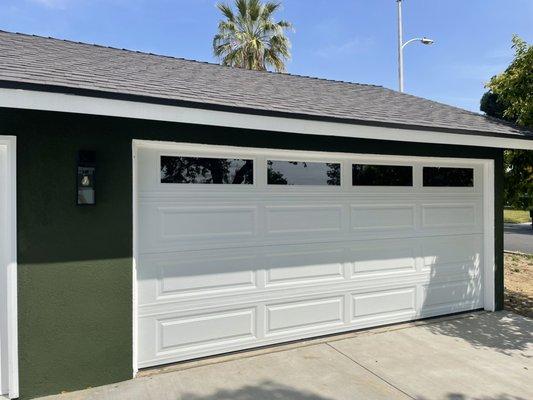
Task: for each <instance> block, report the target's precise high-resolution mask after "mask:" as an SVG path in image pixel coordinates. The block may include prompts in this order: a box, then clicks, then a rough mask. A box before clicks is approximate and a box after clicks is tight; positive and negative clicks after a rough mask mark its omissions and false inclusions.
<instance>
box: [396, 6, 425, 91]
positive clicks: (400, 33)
mask: <svg viewBox="0 0 533 400" xmlns="http://www.w3.org/2000/svg"><path fill="white" fill-rule="evenodd" d="M396 2H397V3H398V81H399V85H400V92H403V48H404V47H405V46H407V45H408V44H409V43H412V42H420V43H422V44H425V45H431V44H433V43H434V41H433V40H432V39H429V38H427V37H421V38H414V39H411V40H408V41H407V42H405V43H404V42H403V27H402V0H396Z"/></svg>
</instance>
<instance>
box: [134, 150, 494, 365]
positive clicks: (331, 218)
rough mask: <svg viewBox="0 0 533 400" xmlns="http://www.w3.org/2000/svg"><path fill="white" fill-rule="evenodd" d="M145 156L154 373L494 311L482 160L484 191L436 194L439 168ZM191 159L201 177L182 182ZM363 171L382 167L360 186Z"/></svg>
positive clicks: (145, 281) (141, 336) (146, 308)
mask: <svg viewBox="0 0 533 400" xmlns="http://www.w3.org/2000/svg"><path fill="white" fill-rule="evenodd" d="M136 152H137V159H136V160H137V170H138V172H137V174H136V193H137V198H136V204H137V214H136V238H137V240H138V244H137V246H136V267H137V275H136V279H137V280H136V283H137V298H136V301H137V308H136V321H137V326H138V328H137V330H138V341H137V348H136V350H137V357H138V366H140V367H147V366H152V365H157V364H162V363H170V362H174V361H180V360H186V359H190V358H195V357H204V356H209V355H213V354H218V353H224V352H229V351H236V350H242V349H245V348H251V347H257V346H264V345H269V344H273V343H279V342H283V341H288V340H296V339H301V338H306V337H312V336H316V335H324V334H331V333H335V332H342V331H348V330H352V329H357V328H362V327H370V326H377V325H381V324H387V323H392V322H399V321H406V320H411V319H415V318H418V317H421V316H426V315H438V314H445V313H449V312H455V311H463V310H470V309H472V308H477V307H479V306H480V304H481V305H482V300H481V299H482V294H481V293H482V289H483V286H482V282H483V281H482V279H481V277H482V273H481V270H482V267H483V265H482V264H483V259H482V256H481V255H482V251H483V239H484V238H483V234H482V232H483V218H482V217H483V201H482V200H483V199H482V196H481V193H482V190H481V189H482V187H481V185H482V181H481V180H480V173H479V171H480V169H479V167H478V166H477V165H476V164H475V163H473V164H472V168H473V169H474V178H475V179H474V180H475V184H474V186H471V187H466V188H465V187H460V188H453V187H452V188H446V187H424V186H423V185H422V183H423V169H422V168H423V167H424V166H428V165H429V166H433V165H436V166H437V167H438V166H439V160H418V159H416V158H415V159H413V158H411V157H388V156H375V157H376V158H378V160H372V159H369V157H370V156H366V157H363V156H360V155H355V154H329V153H313V152H300V151H288V150H268V149H249V148H231V147H220V146H204V145H191V144H170V143H168V144H165V143H143V144H141V145H139V146H138V147H137V150H136ZM162 157H166V158H165V159H164V160H163V159H162ZM202 160H203V161H202ZM206 160H207V161H206ZM245 160H246V161H245ZM269 160H270V161H272V162H271V163H270V164H269ZM276 160H277V161H276ZM280 160H285V161H280ZM456 162H457V161H456V160H446V164H445V165H446V166H449V165H454V163H456ZM190 163H192V164H193V165H194V168H195V169H194V171H193V172H194V174H193V175H195V178H194V179H192V178H191V179H189V178H190V177H188V176H183V175H182V176H180V175H179V174H182V173H183V171H184V170H186V168H189V166H190V165H191V164H190ZM354 164H357V165H363V164H364V165H369V166H370V167H369V168H366V167H365V168H366V169H365V168H363V167H360V168H359V167H358V168H359V169H357V168H356V170H358V171H359V172H360V174H363V173H364V174H366V172H369V171H370V172H369V173H370V175H368V174H367V175H364V174H363V175H364V176H363V175H361V176H360V177H359V178H361V179H359V180H356V182H355V183H356V184H354V181H353V180H352V172H353V171H352V166H353V165H354ZM373 164H377V165H387V166H392V167H387V168H385V169H383V168H381V167H380V168H377V169H375V168H374V169H372V165H373ZM396 164H398V165H401V166H403V169H402V170H401V171H403V173H404V175H402V181H401V183H402V186H398V187H394V186H386V185H387V183H390V182H391V180H390V179H389V178H390V176H389V175H390V174H389V173H387V174H385V175H383V174H381V175H380V176H379V185H377V186H374V185H373V182H372V178H371V176H372V173H374V172H376V171H377V172H379V171H385V170H386V171H389V172H395V170H394V166H395V165H396ZM464 164H465V161H464V160H461V162H460V164H458V165H464ZM406 166H407V168H405V167H406ZM210 168H211V169H210ZM213 168H215V169H213ZM216 168H218V169H219V171H218V172H217V171H216ZM243 168H248V169H247V171H248V172H247V173H248V174H249V175H247V178H246V179H244V178H243V175H242V173H241V172H242V171H243ZM250 168H251V170H253V174H252V173H250V171H251V170H250ZM269 168H270V170H269ZM339 168H340V172H339ZM180 171H182V172H180ZM198 171H200V174H199V175H197V174H198ZM238 171H240V172H239V173H238ZM361 171H362V172H361ZM365 171H366V172H365ZM401 171H400V172H401ZM215 172H217V173H220V174H222V175H220V176H219V175H216V174H215ZM438 172H439V171H438V170H437V173H438ZM410 173H412V177H413V179H411V175H410ZM447 173H449V171H448V172H447ZM269 174H270V175H269ZM283 174H285V175H283ZM215 175H216V176H215ZM282 175H283V176H282ZM467 175H468V174H467ZM217 176H218V177H217ZM169 177H170V178H169ZM223 177H225V178H223ZM228 177H230V178H231V179H230V178H228ZM439 179H440V178H439ZM434 181H436V182H437V183H436V184H443V183H444V184H446V182H443V181H442V179H440V180H438V179H437V180H434ZM184 182H186V183H184ZM392 183H393V184H395V183H397V182H396V181H394V180H393V181H392ZM466 184H469V182H466Z"/></svg>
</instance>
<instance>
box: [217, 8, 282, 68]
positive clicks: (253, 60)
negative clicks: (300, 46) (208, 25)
mask: <svg viewBox="0 0 533 400" xmlns="http://www.w3.org/2000/svg"><path fill="white" fill-rule="evenodd" d="M234 6H235V11H234V10H233V8H232V7H231V6H230V5H228V4H224V3H219V4H217V8H218V9H219V10H220V11H221V12H222V14H223V15H224V18H225V19H223V20H222V21H220V22H219V24H218V33H217V34H216V35H215V37H214V39H213V53H214V54H215V56H216V57H218V58H220V60H221V63H222V65H227V66H232V67H238V68H246V69H254V70H261V71H264V70H267V69H269V68H273V69H274V70H275V71H277V72H284V71H285V62H286V61H287V60H289V59H290V57H291V53H290V41H289V38H288V37H287V36H286V34H285V31H286V30H287V29H291V28H292V24H291V23H290V22H287V21H283V20H281V21H277V22H276V21H275V20H274V17H273V16H274V13H275V12H276V11H277V10H278V9H279V8H280V6H281V3H278V2H270V1H268V2H266V3H262V2H261V1H260V0H235V3H234Z"/></svg>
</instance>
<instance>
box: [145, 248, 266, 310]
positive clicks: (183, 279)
mask: <svg viewBox="0 0 533 400" xmlns="http://www.w3.org/2000/svg"><path fill="white" fill-rule="evenodd" d="M184 258H185V259H182V260H179V259H177V260H176V259H174V258H173V256H172V255H171V256H170V257H168V258H167V259H162V260H161V259H159V260H153V261H151V264H152V265H153V267H151V268H152V270H153V271H152V273H147V272H148V271H150V266H149V264H150V261H146V268H145V271H146V272H145V273H144V275H143V276H141V277H140V278H139V285H140V286H142V287H144V286H145V284H146V285H147V286H148V288H147V290H142V295H141V296H140V304H143V303H145V302H146V303H150V302H154V301H157V300H166V299H168V298H169V297H180V296H207V295H210V294H214V293H216V292H219V291H237V290H243V289H246V290H250V289H253V288H255V287H256V280H257V279H256V271H255V269H256V268H257V267H256V266H257V264H258V261H257V257H255V256H248V257H246V256H243V257H236V256H232V257H211V258H208V257H205V256H204V257H193V258H191V257H189V258H188V259H186V258H187V257H185V256H184ZM145 260H146V259H145ZM153 282H155V285H156V288H155V291H154V290H152V288H151V285H153V284H154V283H153ZM154 293H155V294H156V295H155V296H153V294H154Z"/></svg>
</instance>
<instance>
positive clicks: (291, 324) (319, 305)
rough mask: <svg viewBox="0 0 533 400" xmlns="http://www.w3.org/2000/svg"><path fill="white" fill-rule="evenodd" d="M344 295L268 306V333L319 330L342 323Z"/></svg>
mask: <svg viewBox="0 0 533 400" xmlns="http://www.w3.org/2000/svg"><path fill="white" fill-rule="evenodd" d="M343 321H344V296H337V297H326V298H317V299H312V300H307V301H296V302H294V301H293V302H284V303H276V304H268V305H267V306H266V332H265V333H266V335H267V336H268V335H272V334H279V333H289V332H292V331H296V330H309V329H311V330H317V329H322V328H323V327H324V325H326V326H331V325H342V323H343Z"/></svg>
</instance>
